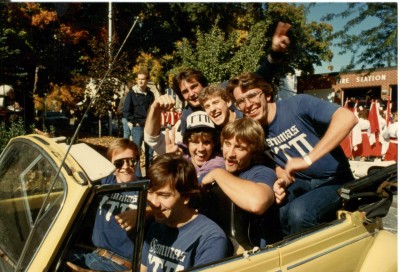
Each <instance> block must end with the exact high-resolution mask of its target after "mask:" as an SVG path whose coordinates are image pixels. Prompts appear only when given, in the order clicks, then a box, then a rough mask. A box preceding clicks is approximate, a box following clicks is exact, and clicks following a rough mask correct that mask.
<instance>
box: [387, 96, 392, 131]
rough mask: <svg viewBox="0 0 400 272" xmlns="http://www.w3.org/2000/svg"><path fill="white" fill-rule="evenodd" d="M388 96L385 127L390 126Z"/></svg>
mask: <svg viewBox="0 0 400 272" xmlns="http://www.w3.org/2000/svg"><path fill="white" fill-rule="evenodd" d="M390 111H391V109H390V96H389V95H388V101H387V107H386V126H389V124H390Z"/></svg>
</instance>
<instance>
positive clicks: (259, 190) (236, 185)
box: [202, 168, 275, 215]
mask: <svg viewBox="0 0 400 272" xmlns="http://www.w3.org/2000/svg"><path fill="white" fill-rule="evenodd" d="M213 182H216V183H217V184H218V185H219V187H220V188H221V190H222V191H223V192H224V193H225V194H226V195H227V196H228V197H229V198H230V199H231V200H232V201H233V202H234V203H235V204H236V205H238V206H239V207H240V208H242V209H243V210H246V211H248V212H251V213H254V214H258V215H261V214H263V213H264V212H265V211H266V210H267V209H268V208H269V207H270V206H271V205H272V203H273V202H274V201H275V199H274V193H273V191H272V188H271V187H269V186H268V185H266V184H264V183H256V182H253V181H250V180H246V179H242V178H239V177H236V176H234V175H232V174H231V173H229V172H228V171H226V170H225V169H222V168H216V169H214V170H212V171H210V172H209V173H208V174H207V175H206V176H204V178H203V180H202V186H207V185H208V184H212V183H213Z"/></svg>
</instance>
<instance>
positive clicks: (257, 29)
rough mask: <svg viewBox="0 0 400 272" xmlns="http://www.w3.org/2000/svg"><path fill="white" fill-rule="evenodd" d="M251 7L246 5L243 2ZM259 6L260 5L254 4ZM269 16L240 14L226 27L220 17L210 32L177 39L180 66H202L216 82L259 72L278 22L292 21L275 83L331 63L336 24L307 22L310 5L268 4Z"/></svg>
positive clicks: (263, 10)
mask: <svg viewBox="0 0 400 272" xmlns="http://www.w3.org/2000/svg"><path fill="white" fill-rule="evenodd" d="M243 5H245V4H243ZM250 7H252V8H254V6H250ZM262 12H263V15H259V16H255V17H254V16H253V17H250V20H249V21H246V15H247V13H243V16H244V17H240V16H239V17H238V18H236V23H234V24H233V25H234V26H236V28H232V27H231V28H230V29H229V30H227V31H224V30H223V29H221V28H220V27H219V25H220V24H219V21H218V20H216V21H215V22H214V25H213V26H212V28H211V30H210V31H208V32H200V31H198V32H197V34H196V36H195V37H194V38H193V39H188V38H183V39H182V40H181V41H178V42H176V53H175V58H174V60H173V61H174V66H175V67H176V66H179V65H180V66H185V67H193V68H197V69H199V70H201V71H203V72H204V74H205V75H206V77H207V78H208V79H209V81H210V82H220V81H223V80H227V79H229V78H230V77H232V76H233V75H237V74H239V73H242V72H244V71H255V70H256V69H257V67H258V66H259V64H260V61H261V59H263V58H265V57H266V55H267V53H269V48H270V47H271V42H272V41H271V38H272V36H273V34H274V31H275V28H276V25H277V23H278V21H283V22H289V23H290V24H292V28H291V30H290V32H289V36H290V39H291V44H290V47H289V50H288V52H287V54H286V57H285V58H284V60H283V65H282V70H281V71H278V73H277V77H276V79H275V83H278V81H279V80H280V78H281V77H283V76H284V75H285V74H287V73H289V72H291V73H294V70H295V69H297V70H301V71H302V73H303V74H312V73H313V72H314V68H313V64H320V63H321V61H322V60H325V61H329V60H331V58H332V52H331V51H330V49H329V46H330V45H331V41H330V38H329V37H330V34H331V31H332V26H330V25H329V24H326V23H317V22H312V23H310V24H307V23H306V20H305V7H304V5H296V4H287V3H268V4H267V5H265V6H264V7H263V8H262Z"/></svg>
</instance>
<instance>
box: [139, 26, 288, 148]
mask: <svg viewBox="0 0 400 272" xmlns="http://www.w3.org/2000/svg"><path fill="white" fill-rule="evenodd" d="M290 27H291V25H290V24H287V23H282V22H279V23H278V25H277V28H276V31H275V33H274V36H273V37H272V45H271V52H270V54H268V57H267V59H266V60H264V61H263V62H262V63H261V65H260V67H259V69H258V71H257V73H259V74H261V75H262V76H263V77H264V78H265V80H267V81H269V82H271V81H272V78H273V76H274V75H275V72H276V69H277V66H278V63H279V60H280V58H281V57H282V54H283V53H284V52H286V50H287V47H288V45H289V43H290V40H289V37H288V36H287V31H289V29H290ZM207 85H208V81H207V79H206V77H205V76H204V75H203V73H202V72H201V71H198V70H196V69H192V68H186V69H184V70H182V71H181V72H180V73H179V74H178V75H176V76H175V78H174V82H173V88H174V91H175V93H176V94H177V95H178V96H179V97H180V98H181V99H183V100H184V101H187V102H188V105H187V106H186V107H185V108H184V109H183V110H182V115H181V124H180V131H181V134H182V135H183V134H184V133H185V130H186V118H187V116H188V115H189V114H191V113H192V112H194V111H198V110H201V109H202V108H201V105H200V101H199V93H200V92H201V90H202V89H203V88H205V87H207ZM225 85H226V82H224V83H222V84H221V86H222V87H223V88H225ZM174 106H175V100H174V99H173V98H172V97H171V96H168V95H162V96H160V97H159V98H158V99H156V100H155V101H154V103H153V104H152V105H151V107H150V109H149V114H148V118H147V119H146V125H145V133H144V134H145V135H144V138H145V141H146V142H147V143H148V144H149V145H150V146H156V145H159V141H163V140H164V137H159V136H160V132H161V124H160V123H161V113H162V112H163V111H168V110H169V109H171V108H173V107H174Z"/></svg>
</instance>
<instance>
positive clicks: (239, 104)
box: [235, 91, 263, 110]
mask: <svg viewBox="0 0 400 272" xmlns="http://www.w3.org/2000/svg"><path fill="white" fill-rule="evenodd" d="M261 94H263V91H259V92H251V93H249V94H248V95H247V96H245V97H242V98H239V99H238V100H236V101H235V106H236V108H238V109H239V110H243V109H244V107H245V106H246V100H248V101H249V103H257V102H259V101H260V97H261Z"/></svg>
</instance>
